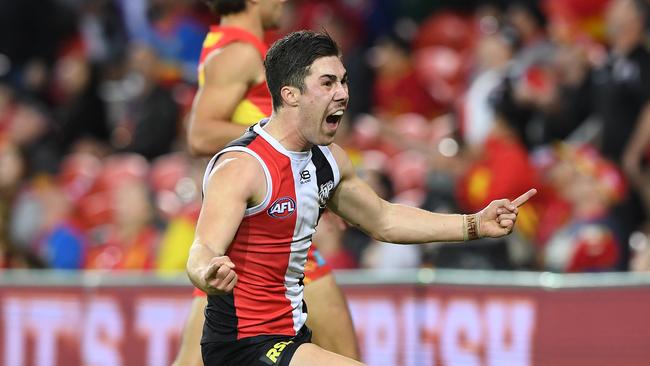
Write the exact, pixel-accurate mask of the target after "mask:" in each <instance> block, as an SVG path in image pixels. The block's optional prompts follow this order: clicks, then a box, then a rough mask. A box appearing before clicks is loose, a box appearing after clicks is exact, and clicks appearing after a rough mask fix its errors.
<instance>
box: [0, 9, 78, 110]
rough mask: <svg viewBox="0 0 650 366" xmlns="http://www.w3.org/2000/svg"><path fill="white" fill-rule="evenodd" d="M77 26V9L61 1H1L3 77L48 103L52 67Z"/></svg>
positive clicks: (0, 49)
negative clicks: (48, 82)
mask: <svg viewBox="0 0 650 366" xmlns="http://www.w3.org/2000/svg"><path fill="white" fill-rule="evenodd" d="M75 25H76V24H75V18H74V12H73V11H72V10H71V9H69V8H68V7H66V6H65V5H63V4H61V2H60V1H54V0H22V1H0V58H1V59H2V64H3V65H2V67H1V68H0V76H5V77H6V78H7V80H8V81H9V82H10V83H11V84H12V85H13V86H14V87H15V88H17V90H19V91H20V92H25V93H28V94H29V95H30V97H32V98H36V99H39V100H40V101H41V102H46V99H47V95H46V94H47V90H46V87H47V83H46V82H47V75H48V73H49V69H50V67H51V66H52V64H53V63H54V61H55V59H56V57H57V56H58V55H57V53H58V51H59V49H60V47H61V46H62V44H63V43H64V42H65V41H66V40H68V39H69V38H70V37H71V36H72V35H74V33H75Z"/></svg>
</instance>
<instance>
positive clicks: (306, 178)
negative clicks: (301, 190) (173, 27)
mask: <svg viewBox="0 0 650 366" xmlns="http://www.w3.org/2000/svg"><path fill="white" fill-rule="evenodd" d="M309 182H311V174H310V173H309V170H303V171H302V172H300V184H305V183H309Z"/></svg>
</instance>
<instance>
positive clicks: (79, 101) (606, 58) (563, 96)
mask: <svg viewBox="0 0 650 366" xmlns="http://www.w3.org/2000/svg"><path fill="white" fill-rule="evenodd" d="M649 7H650V1H646V0H539V1H533V0H529V1H507V0H501V1H497V0H494V1H488V0H486V1H481V0H457V1H451V0H449V1H447V0H438V1H433V0H401V1H396V0H294V1H289V6H288V11H287V13H286V16H285V19H284V22H283V26H282V29H280V30H279V31H278V32H276V33H273V34H268V41H270V42H271V41H273V40H274V39H277V37H279V36H280V35H282V34H284V33H286V32H288V31H291V30H296V29H303V28H310V29H315V30H320V29H325V30H327V31H328V32H329V33H330V34H331V35H332V36H333V37H334V38H335V39H337V40H338V41H339V43H340V44H341V46H342V48H343V52H344V62H345V64H346V67H347V69H348V72H349V75H350V80H351V85H350V94H351V104H350V108H349V111H348V113H347V115H346V117H345V118H346V124H345V127H346V128H345V129H344V130H343V131H339V134H340V135H339V136H338V137H337V138H338V143H340V144H341V145H342V146H344V147H345V148H346V149H347V151H348V152H349V154H350V156H351V157H352V158H353V161H354V163H355V164H356V166H357V169H358V171H359V173H360V174H361V175H362V176H363V177H364V178H365V179H366V180H367V181H368V182H369V183H370V184H371V185H372V186H373V187H374V188H375V189H376V190H377V191H378V192H380V194H381V195H382V196H383V197H384V198H386V199H389V200H391V201H394V202H402V203H407V204H411V205H416V206H420V207H423V208H426V209H429V210H434V211H439V212H474V211H477V210H478V209H480V208H482V207H483V206H484V205H486V204H487V203H488V202H490V201H491V200H492V199H496V198H502V197H509V198H514V197H516V196H518V195H519V194H521V193H522V192H524V191H525V190H527V189H528V188H529V187H536V188H538V190H539V191H540V193H539V194H538V195H537V196H535V197H534V199H533V200H532V201H531V202H530V203H529V204H528V205H526V206H524V207H523V209H522V210H521V215H520V218H519V220H518V223H517V228H516V230H515V232H514V233H513V234H512V235H511V236H509V237H508V238H506V239H504V240H489V241H488V240H480V241H477V242H473V243H470V244H466V245H462V246H461V245H454V244H444V243H442V244H430V245H426V246H417V247H416V246H413V247H409V246H397V245H390V244H387V243H379V242H375V241H372V240H370V239H369V238H368V237H366V236H365V235H364V234H363V233H360V232H358V231H356V230H354V229H352V228H348V227H346V226H345V224H344V223H343V222H341V221H340V220H339V219H337V218H336V217H335V216H334V215H331V214H325V216H324V217H323V219H322V220H321V224H320V225H319V229H320V230H319V232H318V233H317V235H318V237H317V238H316V239H315V241H317V242H318V243H319V244H320V245H319V249H320V251H321V253H322V254H323V255H324V256H325V257H326V258H327V260H328V261H329V263H330V264H331V265H332V266H333V267H334V268H335V269H337V270H339V272H337V276H338V277H339V279H340V282H341V284H342V285H343V286H344V289H345V291H346V293H347V294H348V298H349V301H350V306H351V310H352V313H353V317H354V320H355V324H356V326H357V331H358V336H359V339H360V342H361V347H362V353H363V357H364V361H366V362H367V363H368V364H370V365H391V366H393V365H423V366H424V365H445V366H452V365H513V366H518V365H554V366H555V365H567V366H568V365H572V366H573V365H590V366H593V365H603V366H605V365H622V366H628V365H629V366H633V365H639V366H641V365H650V327H649V326H648V325H650V312H648V304H650V275H648V272H649V271H650V245H649V243H648V235H649V234H650V225H649V223H650V221H648V216H647V214H648V212H650V169H648V168H649V165H648V162H650V160H649V159H650V53H648V51H647V47H648V45H649V44H650V43H649V42H648V39H650V26H649V25H648V24H649V22H648V21H647V16H648V8H649ZM216 21H217V19H214V18H213V17H212V16H211V15H210V13H209V12H208V10H207V8H206V7H205V6H204V5H203V4H202V3H201V1H199V0H20V1H15V0H0V365H5V366H23V365H25V366H28V365H29V366H31V365H34V366H46V365H47V366H49V365H52V366H54V365H106V366H108V365H151V366H154V365H155V366H158V365H168V364H170V363H171V361H172V357H173V355H174V353H175V351H176V349H177V347H178V344H179V339H178V337H179V333H180V330H181V327H182V323H183V321H184V320H185V315H186V314H187V310H188V305H189V303H190V301H191V298H190V293H191V288H190V285H189V281H188V280H187V279H186V277H185V275H184V274H183V273H182V271H183V269H184V266H185V260H186V258H187V250H188V248H189V246H190V244H191V241H192V237H193V230H194V229H193V222H194V220H195V219H196V216H197V214H198V208H199V205H200V184H199V182H200V179H201V175H202V172H203V168H204V165H205V161H204V160H201V159H197V158H194V157H192V156H190V155H189V154H188V152H187V149H186V146H185V136H184V133H185V124H186V119H187V118H186V117H187V113H188V111H189V109H190V107H191V102H192V99H193V96H194V93H195V91H196V67H197V61H198V57H199V53H200V49H201V45H202V42H203V37H204V35H205V34H206V32H207V29H208V26H209V25H210V24H211V23H214V22H216Z"/></svg>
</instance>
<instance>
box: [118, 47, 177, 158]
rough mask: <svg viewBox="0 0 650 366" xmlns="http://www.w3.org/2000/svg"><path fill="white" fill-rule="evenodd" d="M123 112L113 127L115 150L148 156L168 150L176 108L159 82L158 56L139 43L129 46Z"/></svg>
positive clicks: (174, 135)
mask: <svg viewBox="0 0 650 366" xmlns="http://www.w3.org/2000/svg"><path fill="white" fill-rule="evenodd" d="M127 63H128V69H129V73H128V75H127V81H128V83H127V85H128V91H129V92H130V93H132V94H131V95H130V100H128V101H127V106H126V111H125V112H126V113H124V115H123V117H122V119H121V120H120V121H119V122H118V125H117V126H116V127H115V128H114V129H113V131H112V144H113V146H114V147H115V148H116V149H117V150H118V151H123V152H131V153H137V154H141V155H143V156H144V157H145V158H147V159H149V160H151V159H154V158H156V157H157V156H160V155H163V154H166V153H168V152H170V151H171V149H172V145H173V143H174V142H175V140H176V136H177V134H178V131H179V126H178V122H179V108H178V105H177V104H176V102H175V101H174V99H173V98H172V94H171V92H170V91H169V90H168V89H166V88H164V87H163V86H162V85H161V84H160V82H159V78H158V77H159V75H160V74H159V71H160V60H159V57H158V55H157V54H156V53H155V51H154V50H153V49H152V48H150V47H149V46H146V45H144V44H142V43H135V44H133V45H131V47H130V49H129V55H128V59H127Z"/></svg>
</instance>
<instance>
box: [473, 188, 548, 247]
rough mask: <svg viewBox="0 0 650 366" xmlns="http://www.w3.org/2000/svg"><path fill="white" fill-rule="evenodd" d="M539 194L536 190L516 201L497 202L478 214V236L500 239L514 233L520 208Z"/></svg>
mask: <svg viewBox="0 0 650 366" xmlns="http://www.w3.org/2000/svg"><path fill="white" fill-rule="evenodd" d="M536 193H537V190H536V189H531V190H529V191H528V192H526V193H524V194H522V195H521V196H519V197H517V198H516V199H515V200H513V201H510V200H508V199H502V200H496V201H492V202H490V204H489V205H488V206H487V207H486V208H484V209H483V210H481V212H479V213H478V215H477V216H478V236H479V237H489V238H499V237H502V236H504V235H508V234H510V233H511V232H512V229H513V228H514V227H515V222H516V221H517V214H518V213H519V207H520V206H521V205H523V204H524V203H526V201H528V200H529V199H530V198H531V197H533V196H534V195H535V194H536Z"/></svg>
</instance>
